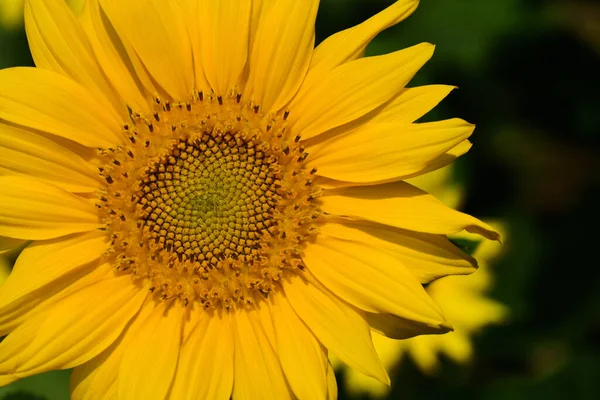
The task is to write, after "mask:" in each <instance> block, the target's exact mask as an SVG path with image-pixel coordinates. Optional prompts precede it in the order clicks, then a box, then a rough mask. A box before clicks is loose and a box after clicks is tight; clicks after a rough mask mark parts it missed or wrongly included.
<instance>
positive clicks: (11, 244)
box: [0, 236, 27, 256]
mask: <svg viewBox="0 0 600 400" xmlns="http://www.w3.org/2000/svg"><path fill="white" fill-rule="evenodd" d="M25 243H27V240H23V239H14V238H9V237H4V236H0V256H2V255H6V253H9V252H11V251H13V250H15V249H17V248H18V247H21V246H23V245H24V244H25Z"/></svg>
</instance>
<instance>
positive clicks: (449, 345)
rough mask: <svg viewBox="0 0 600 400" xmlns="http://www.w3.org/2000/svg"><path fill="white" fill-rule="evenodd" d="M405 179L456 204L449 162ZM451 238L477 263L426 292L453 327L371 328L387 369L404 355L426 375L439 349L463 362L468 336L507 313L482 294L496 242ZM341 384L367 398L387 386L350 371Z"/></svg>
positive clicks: (468, 355)
mask: <svg viewBox="0 0 600 400" xmlns="http://www.w3.org/2000/svg"><path fill="white" fill-rule="evenodd" d="M411 182H412V183H413V184H415V185H418V186H419V187H421V188H423V189H425V188H426V189H427V190H428V191H430V192H431V193H435V194H437V195H438V198H440V199H441V200H443V201H444V202H445V203H446V204H452V205H453V206H458V205H459V204H460V203H461V200H462V191H461V188H460V187H459V186H458V185H457V184H454V183H452V182H451V168H450V167H445V168H442V169H439V170H437V171H435V172H432V173H428V174H425V175H422V176H419V177H418V178H413V179H411ZM490 225H491V226H493V227H494V228H495V229H496V231H497V232H500V233H501V234H502V236H503V237H506V236H505V234H506V229H505V227H504V225H503V224H502V223H499V222H492V223H490ZM451 238H452V239H453V240H465V241H467V242H469V243H471V244H474V245H475V246H476V248H475V251H474V252H473V256H474V257H475V258H476V259H477V260H478V264H479V268H478V269H477V271H475V272H474V273H473V274H471V275H469V276H451V277H445V278H441V279H438V280H436V281H435V282H432V283H430V284H429V285H428V286H427V289H426V291H427V293H428V294H429V295H430V296H431V298H433V299H434V300H435V301H436V302H437V303H438V304H439V305H440V306H441V308H442V310H443V311H444V315H445V316H446V317H447V318H448V320H449V321H450V322H451V323H452V325H453V327H454V329H455V330H454V332H451V333H448V334H446V335H422V336H418V337H413V338H410V339H406V340H401V341H399V340H391V339H389V338H387V337H385V336H382V335H379V334H377V333H374V334H373V343H374V345H375V349H376V351H377V354H378V355H379V357H380V359H381V361H382V363H383V365H384V366H385V367H386V368H387V369H390V368H393V367H394V366H396V365H397V364H398V363H399V362H400V361H401V360H402V359H403V358H404V357H405V355H410V357H411V358H412V359H413V360H414V362H415V363H416V365H417V366H418V367H419V369H420V370H421V371H422V372H423V373H425V374H428V375H429V374H433V373H435V372H437V371H438V369H439V367H440V361H439V358H438V355H440V354H445V355H446V356H448V357H449V358H451V359H452V360H453V361H455V362H457V363H460V364H466V363H468V362H469V361H470V360H471V359H472V358H473V344H472V336H473V335H475V334H477V333H478V332H480V331H481V330H482V329H483V328H485V327H486V326H488V325H491V324H497V323H501V322H503V321H505V320H506V318H507V315H508V309H507V307H506V306H504V305H503V304H501V303H500V302H498V301H496V300H493V299H491V298H490V297H488V294H487V292H489V290H490V289H491V288H492V286H493V280H494V278H493V274H492V271H491V264H493V262H494V261H495V260H496V259H497V258H498V257H499V256H500V255H501V254H502V252H501V250H502V246H501V245H500V244H499V243H497V242H489V241H480V238H479V237H477V236H475V235H473V234H469V233H464V232H461V233H458V234H454V235H452V236H451ZM333 364H334V366H335V367H336V368H342V364H341V363H340V362H339V361H338V360H337V359H334V362H333ZM345 384H346V387H347V389H348V391H349V392H351V393H354V394H359V393H368V394H369V395H371V396H372V397H384V396H386V395H387V394H388V393H389V391H390V387H389V386H387V385H383V384H381V383H379V382H377V381H375V380H373V379H370V378H368V377H366V376H364V375H361V374H359V373H356V372H355V371H351V370H347V371H346V374H345Z"/></svg>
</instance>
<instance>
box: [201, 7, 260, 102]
mask: <svg viewBox="0 0 600 400" xmlns="http://www.w3.org/2000/svg"><path fill="white" fill-rule="evenodd" d="M251 6H252V2H250V1H241V2H240V1H239V0H219V1H214V0H199V8H198V13H197V18H198V19H199V21H198V28H199V33H198V34H199V37H198V38H194V39H195V40H198V41H199V42H200V43H199V46H200V54H199V56H200V61H201V64H202V67H203V70H204V74H205V76H206V79H207V80H208V82H209V83H210V85H211V87H212V88H213V89H214V90H215V92H216V94H217V95H222V96H225V95H227V94H228V91H229V90H230V89H232V88H233V87H234V86H235V85H236V84H237V83H238V82H239V80H240V77H241V75H242V72H243V70H244V67H245V65H246V59H247V57H248V36H249V30H250V14H251ZM231 30H235V33H233V32H231Z"/></svg>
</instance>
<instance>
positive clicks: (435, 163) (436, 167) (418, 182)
mask: <svg viewBox="0 0 600 400" xmlns="http://www.w3.org/2000/svg"><path fill="white" fill-rule="evenodd" d="M334 131H335V130H334ZM345 131H346V130H345ZM324 136H326V135H322V136H321V137H324ZM471 146H472V144H471V142H469V141H468V140H463V141H462V142H461V143H459V144H458V145H456V146H455V147H453V148H452V149H450V150H448V151H447V152H445V153H444V154H442V155H440V156H439V157H437V158H435V159H434V160H432V161H431V162H430V163H429V165H428V167H426V168H424V169H422V170H421V171H419V172H418V174H417V175H416V176H413V177H411V178H407V179H405V180H406V181H407V182H408V183H410V184H412V185H414V186H417V187H418V188H421V189H424V190H425V191H426V192H429V193H431V194H434V195H436V196H437V195H438V193H437V192H430V191H429V187H428V186H427V187H425V186H422V182H423V179H421V177H423V176H425V179H429V178H428V176H429V175H431V173H432V172H433V173H437V172H438V171H440V170H441V169H443V168H444V167H448V165H449V164H450V163H452V162H453V161H454V160H456V159H457V158H458V157H460V156H462V155H463V154H465V153H466V152H467V151H469V150H470V149H471ZM396 180H397V179H389V182H386V181H383V182H376V183H375V184H381V183H390V182H394V181H396ZM314 182H315V184H316V185H318V186H319V187H321V188H323V189H339V188H344V187H348V186H371V185H373V182H362V183H361V182H347V181H340V180H337V179H331V178H326V177H324V176H319V175H318V172H317V175H316V176H315V181H314ZM443 192H444V191H442V190H440V193H443ZM444 194H445V193H444ZM449 194H451V195H452V197H451V198H449V200H450V201H451V203H449V204H456V203H458V200H459V199H458V197H460V193H456V190H455V188H452V189H450V191H449ZM440 199H441V200H443V201H444V203H446V201H445V200H446V198H443V199H442V198H440ZM452 201H454V202H455V203H452ZM450 207H451V208H455V206H454V205H453V206H450Z"/></svg>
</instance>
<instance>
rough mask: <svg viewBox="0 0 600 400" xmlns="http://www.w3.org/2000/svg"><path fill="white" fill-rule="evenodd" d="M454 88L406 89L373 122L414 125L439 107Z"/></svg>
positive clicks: (443, 86)
mask: <svg viewBox="0 0 600 400" xmlns="http://www.w3.org/2000/svg"><path fill="white" fill-rule="evenodd" d="M454 89H455V87H454V86H447V85H429V86H419V87H415V88H406V89H404V90H403V91H402V92H401V93H400V94H399V95H398V96H397V97H396V98H395V99H393V100H392V101H390V102H389V103H388V104H386V105H385V106H383V108H382V109H381V111H380V112H379V113H378V114H377V116H375V117H374V118H373V119H372V120H371V122H377V123H385V122H390V123H397V124H400V123H412V122H415V121H416V120H418V119H419V118H421V117H422V116H423V115H425V114H427V113H428V112H429V111H431V110H432V109H433V108H434V107H435V106H437V105H438V104H439V103H440V102H441V101H442V100H443V99H444V98H445V97H446V96H448V94H449V93H450V92H451V91H452V90H454Z"/></svg>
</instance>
